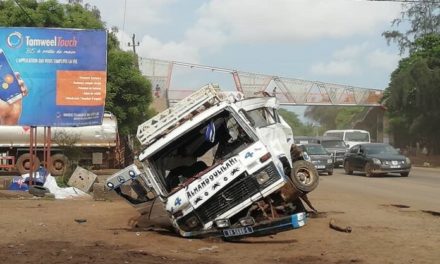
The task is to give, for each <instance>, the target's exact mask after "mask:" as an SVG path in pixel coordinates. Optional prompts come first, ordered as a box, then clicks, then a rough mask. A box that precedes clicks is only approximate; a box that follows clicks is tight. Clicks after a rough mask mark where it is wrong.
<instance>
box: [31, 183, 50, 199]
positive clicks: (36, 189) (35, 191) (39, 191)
mask: <svg viewBox="0 0 440 264" xmlns="http://www.w3.org/2000/svg"><path fill="white" fill-rule="evenodd" d="M29 193H30V194H32V195H34V196H37V197H44V195H45V194H46V193H50V191H49V189H47V188H46V187H43V186H39V185H34V186H30V187H29Z"/></svg>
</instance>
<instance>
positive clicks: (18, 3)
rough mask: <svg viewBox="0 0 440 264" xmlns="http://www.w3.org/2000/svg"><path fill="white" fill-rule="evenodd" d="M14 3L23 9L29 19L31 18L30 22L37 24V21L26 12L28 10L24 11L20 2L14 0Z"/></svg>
mask: <svg viewBox="0 0 440 264" xmlns="http://www.w3.org/2000/svg"><path fill="white" fill-rule="evenodd" d="M14 2H15V3H16V4H17V5H18V7H19V8H20V9H21V11H22V12H23V13H24V14H25V15H26V16H27V18H29V20H30V21H31V22H32V23H33V24H35V21H34V20H33V19H32V17H31V16H30V15H29V14H28V13H27V12H26V10H24V8H23V7H22V6H21V4H20V2H18V0H14Z"/></svg>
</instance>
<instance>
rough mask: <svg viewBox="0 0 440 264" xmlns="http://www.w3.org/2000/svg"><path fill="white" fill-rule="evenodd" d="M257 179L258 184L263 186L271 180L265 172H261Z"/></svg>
mask: <svg viewBox="0 0 440 264" xmlns="http://www.w3.org/2000/svg"><path fill="white" fill-rule="evenodd" d="M255 178H256V179H257V182H258V184H260V185H262V184H264V183H265V182H267V181H268V180H269V178H270V176H269V174H267V172H266V171H265V170H263V171H261V172H259V173H258V174H257V175H256V176H255Z"/></svg>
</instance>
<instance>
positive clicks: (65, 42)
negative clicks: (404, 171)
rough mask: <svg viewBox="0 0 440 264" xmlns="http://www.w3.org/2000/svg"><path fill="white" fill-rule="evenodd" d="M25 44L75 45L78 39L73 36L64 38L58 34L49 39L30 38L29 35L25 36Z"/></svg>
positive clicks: (47, 45)
mask: <svg viewBox="0 0 440 264" xmlns="http://www.w3.org/2000/svg"><path fill="white" fill-rule="evenodd" d="M25 42H26V46H28V47H60V48H62V47H66V48H70V47H76V46H77V45H78V41H77V40H76V38H75V37H73V38H71V39H66V38H63V37H60V36H54V37H53V38H50V39H42V38H32V37H31V36H26V37H25Z"/></svg>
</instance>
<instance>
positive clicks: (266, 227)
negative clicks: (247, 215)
mask: <svg viewBox="0 0 440 264" xmlns="http://www.w3.org/2000/svg"><path fill="white" fill-rule="evenodd" d="M306 222H307V217H306V213H304V212H301V213H296V214H292V215H289V216H285V217H281V218H277V219H274V220H270V221H265V222H261V223H257V224H255V225H253V226H243V227H237V228H225V229H208V230H200V231H192V232H184V231H181V232H180V235H181V236H183V237H222V238H225V239H234V238H241V237H252V236H265V235H269V234H275V233H279V232H282V231H287V230H291V229H297V228H300V227H302V226H304V225H305V224H306Z"/></svg>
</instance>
